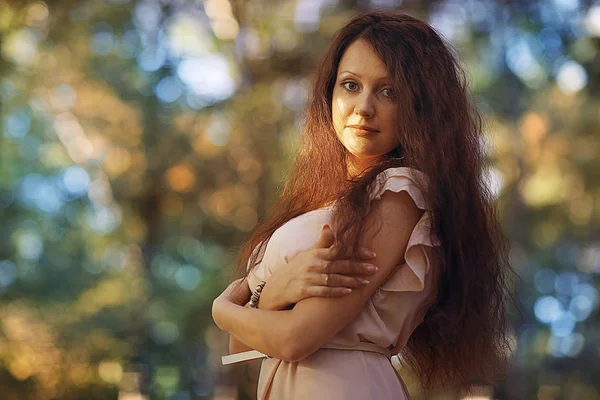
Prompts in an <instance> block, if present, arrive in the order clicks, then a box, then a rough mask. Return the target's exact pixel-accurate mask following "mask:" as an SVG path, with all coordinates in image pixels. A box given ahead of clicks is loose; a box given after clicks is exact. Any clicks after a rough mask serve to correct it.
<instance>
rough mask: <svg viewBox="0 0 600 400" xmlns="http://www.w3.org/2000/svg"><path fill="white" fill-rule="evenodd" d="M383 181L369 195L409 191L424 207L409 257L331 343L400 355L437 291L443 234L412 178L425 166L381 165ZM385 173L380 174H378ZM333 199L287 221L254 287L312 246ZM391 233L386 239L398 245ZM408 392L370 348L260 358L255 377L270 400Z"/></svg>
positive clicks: (403, 395) (254, 276) (383, 398)
mask: <svg viewBox="0 0 600 400" xmlns="http://www.w3.org/2000/svg"><path fill="white" fill-rule="evenodd" d="M381 174H383V175H384V177H383V178H384V179H383V183H382V184H379V183H378V181H379V180H378V179H376V180H375V182H374V184H373V185H374V186H373V188H374V190H372V191H370V193H371V200H376V199H379V198H380V197H381V194H383V192H384V191H385V190H392V191H394V192H399V191H402V190H405V191H407V192H408V193H409V195H410V196H411V197H412V199H413V200H414V202H415V204H416V205H417V206H418V207H419V208H421V209H423V210H425V213H424V214H423V216H422V218H421V219H420V220H419V222H418V223H417V225H416V227H415V228H414V230H413V232H412V234H411V236H410V239H409V242H408V248H407V250H406V253H405V260H406V263H404V264H402V265H397V266H396V267H395V270H394V271H393V272H392V273H391V274H390V276H389V278H388V279H387V280H386V281H385V282H384V283H383V284H382V285H381V286H380V287H379V288H378V289H377V290H376V291H375V293H374V294H373V295H372V296H371V298H369V300H367V302H366V303H365V305H364V308H363V309H362V311H361V312H360V313H359V314H358V316H357V317H356V318H355V319H354V320H352V321H351V322H350V323H349V324H348V325H347V326H346V327H345V328H344V329H342V330H341V331H340V332H339V333H338V334H336V335H335V336H333V337H332V338H331V339H330V341H329V343H335V344H342V345H354V344H356V343H358V342H359V341H363V342H372V343H375V344H377V345H380V346H383V347H388V348H390V349H391V350H392V354H397V353H399V352H400V350H401V349H402V348H403V347H404V345H405V344H406V342H407V340H408V338H409V336H410V335H411V333H412V332H413V330H414V329H415V328H416V327H417V325H419V323H420V322H421V321H422V319H423V315H422V314H419V315H418V313H417V311H418V310H417V309H418V308H419V306H421V305H422V304H424V302H427V303H428V304H429V302H430V301H431V300H432V299H433V297H434V296H435V293H436V288H435V287H434V286H435V284H434V282H435V280H434V279H433V278H434V275H435V273H436V272H437V267H438V263H437V262H436V261H435V259H434V257H433V253H432V246H438V245H439V240H437V238H436V237H435V236H434V242H433V243H432V242H431V241H430V238H429V232H430V211H428V208H427V207H426V204H425V199H424V197H423V195H422V193H421V192H420V191H419V189H418V188H417V186H416V185H415V183H414V180H413V177H414V176H415V175H414V174H421V175H423V173H422V172H420V171H417V170H415V169H411V168H406V167H398V168H389V169H386V170H385V171H383V172H382V173H381ZM379 178H381V177H379ZM332 210H333V205H331V206H327V207H324V208H321V209H317V210H313V211H310V212H307V213H305V214H303V215H300V216H298V217H296V218H293V219H291V220H289V221H288V222H286V223H285V224H283V225H282V226H281V227H280V228H279V229H277V230H276V231H275V233H274V234H273V235H272V236H271V239H270V240H269V243H268V244H267V246H266V248H265V250H264V253H263V259H262V262H261V263H260V264H259V265H257V266H256V267H255V268H254V270H253V271H252V272H251V274H250V276H249V280H248V282H249V286H250V289H251V290H253V289H254V288H255V287H256V285H257V284H258V283H260V281H261V280H265V281H268V277H269V276H270V275H271V274H272V273H273V271H274V269H275V268H277V267H282V266H285V265H286V263H287V262H288V260H291V259H292V258H293V257H294V256H296V255H297V254H298V253H299V252H300V251H303V250H306V249H308V248H309V247H311V246H312V245H313V244H314V243H315V242H316V241H317V239H318V237H319V235H320V229H321V226H322V225H323V224H325V223H329V224H331V213H332ZM394 239H395V238H394V237H389V245H390V246H395V245H396V244H395V243H394ZM408 398H409V394H408V392H407V390H406V387H405V386H404V383H403V382H402V379H401V378H400V376H399V375H398V374H397V373H396V371H395V370H394V367H393V366H392V364H391V362H390V360H389V359H388V358H387V357H385V356H384V355H381V354H378V353H372V352H366V351H355V350H352V351H348V350H336V349H319V350H317V351H316V352H314V353H313V354H311V355H310V356H309V357H307V358H305V359H304V360H301V361H299V362H287V361H282V360H279V359H277V358H266V359H264V360H263V361H262V365H261V371H260V376H259V381H258V399H260V400H262V399H271V400H342V399H343V400H353V399H356V400H359V399H360V400H364V399H374V400H387V399H390V400H391V399H408Z"/></svg>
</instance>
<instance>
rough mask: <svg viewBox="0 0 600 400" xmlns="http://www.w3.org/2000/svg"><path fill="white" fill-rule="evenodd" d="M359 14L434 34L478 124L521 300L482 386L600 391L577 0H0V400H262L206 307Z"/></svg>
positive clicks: (587, 7)
mask: <svg viewBox="0 0 600 400" xmlns="http://www.w3.org/2000/svg"><path fill="white" fill-rule="evenodd" d="M373 8H388V9H398V10H403V11H405V12H408V13H410V14H412V15H415V16H417V17H421V18H422V19H424V20H427V21H429V22H430V23H431V24H432V25H433V26H434V27H435V28H436V29H438V30H439V31H440V32H441V33H442V34H444V35H445V36H446V38H447V39H448V40H449V41H450V42H451V43H452V44H453V45H454V46H455V48H456V50H457V52H458V55H459V57H460V59H461V61H462V63H463V65H464V67H465V69H466V70H467V71H468V72H469V74H470V76H471V87H472V92H473V93H472V94H473V96H475V98H476V101H477V104H478V106H479V107H480V109H481V110H482V111H483V112H484V114H485V123H486V126H485V130H486V133H487V137H488V139H489V141H487V142H486V143H483V145H484V146H486V149H487V150H488V155H489V158H490V165H491V168H490V169H489V174H488V177H489V183H490V185H492V187H493V188H494V190H495V193H497V195H498V200H499V203H500V205H501V213H502V220H503V224H504V226H505V228H506V230H507V232H508V233H509V235H510V236H511V238H512V243H513V247H512V253H511V259H512V261H513V264H514V265H515V266H516V267H517V269H518V272H519V274H520V275H521V276H522V278H523V281H522V282H521V285H520V287H519V301H520V302H521V304H522V305H523V309H524V310H525V314H524V318H523V319H520V318H515V320H514V321H513V328H514V338H515V343H516V351H515V354H514V364H513V366H512V368H511V372H510V375H509V376H508V377H507V380H506V382H505V383H504V384H503V385H501V386H500V387H498V388H493V393H492V394H491V395H490V396H492V397H494V398H502V399H505V398H506V399H598V398H600V382H599V381H598V380H597V379H594V378H596V377H598V376H600V355H599V354H598V348H599V338H600V332H599V326H600V325H599V320H598V303H599V295H598V277H599V275H600V237H599V235H598V233H599V229H598V228H599V225H600V224H599V222H600V179H599V178H600V176H599V175H600V174H599V171H600V165H599V164H600V162H599V161H598V160H599V158H598V156H597V155H598V154H599V150H600V149H599V146H600V136H599V135H598V134H599V133H600V132H599V130H600V114H599V113H598V110H599V109H600V107H599V104H598V103H599V99H600V87H599V84H598V82H599V80H598V75H599V74H600V53H599V52H598V49H599V47H600V39H599V37H600V4H598V3H595V4H588V3H585V2H581V1H579V0H560V1H559V0H544V1H539V2H532V1H522V2H510V3H507V2H500V1H480V0H468V1H465V2H458V1H451V0H446V1H431V2H410V1H407V2H405V3H403V2H402V1H400V0H377V1H375V0H372V1H352V0H338V1H335V0H295V1H291V0H282V1H278V2H270V1H267V0H253V1H250V0H205V1H203V2H199V1H186V0H162V1H158V0H155V1H152V0H146V1H142V0H139V1H127V0H110V1H108V0H107V1H91V0H85V1H54V2H46V3H44V2H41V1H32V0H27V1H20V2H11V1H7V0H4V1H0V52H1V58H0V96H1V97H0V116H1V120H0V122H1V123H2V131H1V133H0V218H1V223H0V237H2V238H3V239H4V240H2V241H0V304H1V307H0V398H2V399H116V398H119V399H126V398H131V399H133V398H135V399H138V398H157V399H158V398H161V399H162V398H168V399H178V400H179V399H201V398H207V399H208V398H215V399H230V398H236V396H238V395H239V396H240V398H249V399H250V398H254V397H255V380H256V373H257V367H258V365H256V364H251V365H250V366H242V367H227V368H224V367H222V366H220V356H221V355H222V354H225V352H226V351H227V339H228V338H227V335H226V334H224V333H223V332H221V331H220V330H218V329H217V328H216V327H215V326H214V324H213V322H212V320H211V317H210V308H211V305H212V300H213V299H214V298H215V297H216V296H217V295H218V294H219V293H220V291H221V290H222V289H223V288H224V286H225V285H226V284H227V283H228V282H229V281H230V279H231V275H230V271H231V267H232V263H233V261H234V256H235V252H236V250H237V246H238V245H239V244H240V243H241V241H242V240H244V238H246V237H247V235H248V233H249V232H250V231H251V230H252V229H253V228H254V226H255V225H256V223H257V221H259V220H260V219H261V218H262V217H263V216H264V215H265V214H266V213H267V212H268V210H269V208H270V206H271V205H272V204H273V202H274V200H275V199H276V196H277V194H278V190H279V189H280V187H281V180H282V179H283V176H284V173H285V172H286V171H287V169H288V167H289V162H290V157H291V155H292V154H293V150H294V148H295V145H296V143H297V138H298V132H299V127H300V126H301V124H302V120H303V118H304V116H303V111H304V107H305V105H306V99H307V92H308V90H309V82H310V76H311V73H312V71H313V69H314V65H315V63H316V60H317V59H318V57H319V56H320V54H321V53H322V52H323V50H324V49H325V48H326V46H327V44H328V42H329V40H330V38H331V35H332V34H333V32H335V30H337V29H338V28H339V27H340V26H341V25H342V24H343V23H344V22H345V21H346V20H348V19H349V18H350V17H351V16H352V15H354V13H355V12H356V11H359V10H366V9H373ZM402 374H403V376H406V380H407V382H408V383H409V386H411V387H412V386H414V382H412V381H411V376H410V371H402ZM236 388H237V389H236ZM484 392H485V390H484ZM488 392H489V388H488ZM414 397H415V398H424V396H422V395H420V394H419V393H417V392H414ZM427 397H428V398H458V397H460V394H458V393H451V394H439V395H437V396H434V395H431V396H427Z"/></svg>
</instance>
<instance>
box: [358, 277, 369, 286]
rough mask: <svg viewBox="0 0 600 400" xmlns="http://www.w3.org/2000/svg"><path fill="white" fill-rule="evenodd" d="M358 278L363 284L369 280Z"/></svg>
mask: <svg viewBox="0 0 600 400" xmlns="http://www.w3.org/2000/svg"><path fill="white" fill-rule="evenodd" d="M358 280H359V281H360V283H362V284H363V285H368V284H369V281H368V280H366V279H362V278H359V279H358Z"/></svg>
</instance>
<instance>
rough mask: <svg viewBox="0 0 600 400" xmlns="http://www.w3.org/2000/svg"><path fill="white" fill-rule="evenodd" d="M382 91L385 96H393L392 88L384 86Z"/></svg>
mask: <svg viewBox="0 0 600 400" xmlns="http://www.w3.org/2000/svg"><path fill="white" fill-rule="evenodd" d="M382 92H383V95H384V96H385V97H394V92H393V90H392V88H385V89H383V90H382Z"/></svg>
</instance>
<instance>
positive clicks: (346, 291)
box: [342, 288, 352, 294]
mask: <svg viewBox="0 0 600 400" xmlns="http://www.w3.org/2000/svg"><path fill="white" fill-rule="evenodd" d="M342 293H344V294H348V293H352V289H349V288H346V289H344V290H342Z"/></svg>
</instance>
